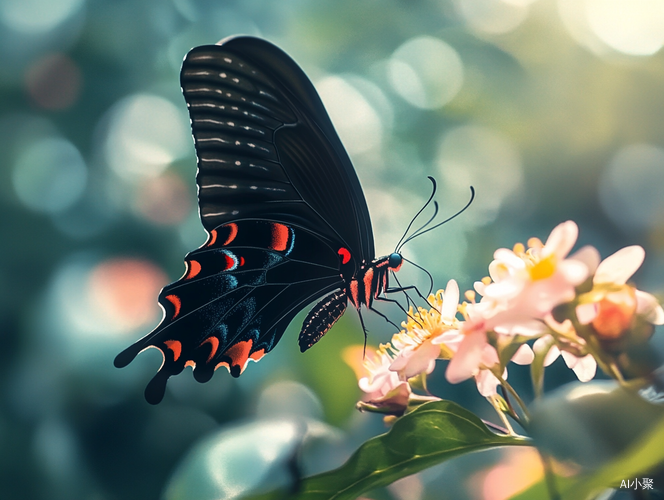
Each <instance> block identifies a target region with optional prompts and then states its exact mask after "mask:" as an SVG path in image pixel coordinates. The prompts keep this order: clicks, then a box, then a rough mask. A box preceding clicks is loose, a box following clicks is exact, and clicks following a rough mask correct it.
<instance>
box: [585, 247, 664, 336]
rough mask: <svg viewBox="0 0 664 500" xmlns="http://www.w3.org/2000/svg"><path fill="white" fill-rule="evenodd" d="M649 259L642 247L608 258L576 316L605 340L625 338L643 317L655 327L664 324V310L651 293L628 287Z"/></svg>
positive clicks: (598, 268)
mask: <svg viewBox="0 0 664 500" xmlns="http://www.w3.org/2000/svg"><path fill="white" fill-rule="evenodd" d="M644 258H645V251H644V250H643V248H642V247H640V246H638V245H633V246H629V247H625V248H622V249H620V250H618V251H617V252H616V253H614V254H613V255H610V256H609V257H607V258H606V259H604V260H603V261H602V262H601V263H600V264H599V265H598V266H597V270H596V271H595V276H594V277H593V289H592V290H591V291H590V292H588V293H585V294H583V295H582V296H581V297H579V305H578V306H577V308H576V315H577V318H578V319H579V322H580V323H581V324H583V325H587V324H591V323H592V326H593V328H594V329H595V331H596V332H597V335H598V336H599V337H602V338H605V339H616V338H619V337H620V336H622V334H623V333H625V332H626V331H627V330H628V329H629V328H630V327H631V326H632V325H633V322H634V318H635V316H640V317H641V318H643V319H644V320H645V321H647V322H648V323H651V324H653V325H662V324H664V310H663V309H662V306H661V305H660V304H659V303H658V302H657V299H655V297H653V296H652V295H650V294H649V293H646V292H643V291H641V290H637V289H636V288H635V287H633V286H631V285H627V280H628V279H629V278H631V277H632V275H633V274H634V273H635V272H636V271H637V269H638V268H639V267H641V264H642V263H643V260H644Z"/></svg>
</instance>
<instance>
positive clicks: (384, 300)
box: [369, 297, 408, 330]
mask: <svg viewBox="0 0 664 500" xmlns="http://www.w3.org/2000/svg"><path fill="white" fill-rule="evenodd" d="M376 300H380V301H382V302H394V303H395V304H397V305H398V306H399V307H400V308H401V310H402V311H403V310H404V309H403V307H402V306H401V304H399V303H398V302H397V301H396V300H392V299H385V298H383V297H376ZM369 310H370V311H373V312H375V313H376V314H378V316H381V317H382V318H385V321H387V322H388V323H389V324H391V325H392V326H393V327H395V328H396V329H397V330H401V327H400V326H399V325H397V324H396V323H395V322H394V321H392V320H391V319H390V318H388V317H387V316H385V315H384V314H383V313H382V312H380V311H379V310H378V309H375V308H374V307H373V306H369ZM406 314H408V313H407V312H406Z"/></svg>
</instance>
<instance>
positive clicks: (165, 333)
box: [115, 36, 403, 404]
mask: <svg viewBox="0 0 664 500" xmlns="http://www.w3.org/2000/svg"><path fill="white" fill-rule="evenodd" d="M180 80H181V85H182V91H183V93H184V97H185V100H186V101H187V106H188V108H189V114H190V117H191V126H192V130H193V136H194V141H195V146H196V153H197V156H198V175H197V177H196V182H197V183H198V198H199V207H200V216H201V221H202V223H203V226H204V227H205V229H206V230H207V232H208V233H209V237H208V240H207V242H206V243H205V244H204V245H203V246H202V247H200V248H199V249H197V250H194V251H193V252H191V253H189V254H188V255H187V256H186V257H185V264H186V272H185V274H184V276H183V277H182V278H180V279H179V280H178V281H176V282H175V283H172V284H170V285H168V286H167V287H165V288H164V289H163V290H162V291H161V293H160V295H159V303H160V305H161V306H162V308H163V310H164V317H163V319H162V321H161V323H160V324H159V326H157V327H156V328H155V329H154V331H152V332H151V333H150V334H148V335H147V336H145V337H143V338H142V339H140V340H139V341H137V342H136V343H135V344H134V345H132V346H130V347H129V348H127V349H125V350H124V351H123V352H121V353H120V354H119V355H118V356H117V357H116V358H115V366H117V367H123V366H126V365H127V364H129V363H130V362H131V361H132V360H133V359H134V358H135V357H136V355H137V354H138V353H139V352H141V351H142V350H143V349H146V348H148V347H156V348H157V349H159V350H160V351H161V352H162V353H163V355H164V362H163V364H162V366H161V368H160V369H159V371H158V373H157V374H156V375H155V376H154V378H153V379H152V380H151V381H150V383H149V384H148V386H147V388H146V390H145V397H146V399H147V400H148V402H150V403H153V404H156V403H158V402H159V401H161V399H162V398H163V395H164V392H165V388H166V382H167V380H168V378H169V377H170V376H171V375H176V374H178V373H180V372H181V371H182V370H183V369H184V368H185V366H192V367H193V368H194V377H195V378H196V380H198V381H199V382H206V381H208V380H209V379H210V378H211V377H212V374H213V372H214V370H215V369H216V368H219V367H220V366H225V367H226V368H227V369H228V370H229V371H230V373H231V375H233V376H234V377H238V376H239V375H240V374H241V373H242V371H243V370H244V369H245V367H246V365H247V363H248V361H249V360H254V361H258V360H259V359H260V358H261V357H263V355H264V354H266V353H268V352H270V351H271V350H272V349H273V348H274V346H275V345H276V343H277V342H278V341H279V339H280V338H281V336H282V335H283V333H284V330H285V329H286V327H287V326H288V324H289V323H290V322H291V320H292V319H293V318H294V317H295V315H296V314H297V313H298V312H300V311H301V310H302V309H303V308H304V307H305V306H307V305H308V304H310V303H311V302H312V301H314V300H316V299H319V298H320V297H323V296H325V297H324V298H323V299H322V300H321V301H320V302H319V303H318V304H317V305H316V306H315V307H314V308H313V309H312V310H311V311H310V312H309V314H308V315H307V317H306V319H305V320H304V324H303V325H302V331H301V332H300V337H299V344H300V349H301V351H303V352H304V351H305V350H307V349H308V348H310V347H311V346H312V345H313V344H315V343H316V342H317V341H318V340H319V339H320V338H321V337H322V336H323V335H325V333H326V332H327V331H328V330H329V329H330V328H331V327H332V325H333V324H334V323H335V322H336V321H337V320H338V319H339V318H340V317H341V316H342V315H343V314H344V312H345V310H346V305H347V302H348V301H349V300H350V302H351V304H352V305H353V306H354V307H355V308H356V309H357V310H358V312H359V311H360V308H361V306H362V305H364V306H366V307H368V308H371V307H372V302H373V301H374V299H376V298H378V297H379V296H380V295H381V294H383V292H385V291H386V290H387V288H388V273H389V271H397V270H399V268H400V266H401V264H402V261H403V259H402V257H401V255H400V254H399V253H398V252H397V251H395V253H392V254H391V255H389V256H386V257H381V258H379V259H376V258H375V255H374V240H373V233H372V230H371V219H370V217H369V211H368V209H367V203H366V201H365V199H364V194H363V192H362V187H361V186H360V182H359V180H358V178H357V175H356V174H355V170H354V169H353V165H352V164H351V161H350V159H349V157H348V154H347V153H346V151H345V150H344V147H343V146H342V144H341V141H340V140H339V137H338V136H337V133H336V132H335V130H334V127H333V126H332V122H331V121H330V118H329V117H328V115H327V112H326V111H325V108H324V107H323V104H322V102H321V100H320V98H319V96H318V94H317V93H316V90H315V89H314V86H313V85H312V83H311V82H310V81H309V79H308V78H307V76H306V75H305V74H304V72H303V71H302V70H301V69H300V68H299V66H298V65H297V64H296V63H295V62H294V61H293V60H292V59H291V58H290V57H289V56H288V55H286V54H285V53H284V52H283V51H282V50H280V49H279V48H277V47H275V46H274V45H272V44H271V43H269V42H267V41H265V40H261V39H258V38H253V37H244V36H243V37H234V38H230V39H226V40H224V41H222V42H220V43H219V44H218V45H207V46H201V47H196V48H194V49H192V50H191V51H190V52H189V53H188V54H187V56H186V58H185V60H184V62H183V65H182V71H181V75H180ZM360 319H362V316H361V315H360ZM362 326H363V328H364V324H363V323H362ZM365 331H366V330H365Z"/></svg>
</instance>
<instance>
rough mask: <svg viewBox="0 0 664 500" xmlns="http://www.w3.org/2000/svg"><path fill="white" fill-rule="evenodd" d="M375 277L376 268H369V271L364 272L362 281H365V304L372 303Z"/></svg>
mask: <svg viewBox="0 0 664 500" xmlns="http://www.w3.org/2000/svg"><path fill="white" fill-rule="evenodd" d="M373 277H374V270H373V268H371V267H370V268H369V269H367V272H366V273H364V278H362V281H364V299H365V302H364V303H365V304H366V305H367V306H369V305H370V304H371V288H372V286H371V285H373Z"/></svg>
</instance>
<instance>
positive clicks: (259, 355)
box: [249, 349, 265, 361]
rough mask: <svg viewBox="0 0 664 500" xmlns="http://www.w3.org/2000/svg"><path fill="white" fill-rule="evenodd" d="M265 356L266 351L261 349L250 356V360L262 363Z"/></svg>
mask: <svg viewBox="0 0 664 500" xmlns="http://www.w3.org/2000/svg"><path fill="white" fill-rule="evenodd" d="M263 356H265V349H261V350H259V351H256V352H252V353H251V355H250V356H249V358H250V359H253V360H254V361H260V360H261V358H262V357H263Z"/></svg>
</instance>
